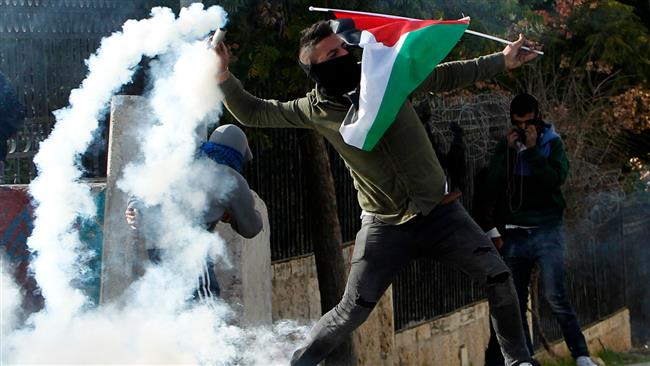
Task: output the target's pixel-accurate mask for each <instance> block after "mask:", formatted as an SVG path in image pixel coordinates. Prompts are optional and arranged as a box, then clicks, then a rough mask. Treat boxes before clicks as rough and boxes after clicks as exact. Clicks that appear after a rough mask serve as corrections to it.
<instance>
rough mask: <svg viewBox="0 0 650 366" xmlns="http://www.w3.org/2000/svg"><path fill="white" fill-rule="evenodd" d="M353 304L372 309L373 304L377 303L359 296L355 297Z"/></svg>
mask: <svg viewBox="0 0 650 366" xmlns="http://www.w3.org/2000/svg"><path fill="white" fill-rule="evenodd" d="M354 304H355V305H358V306H361V307H363V308H366V309H370V310H372V309H374V308H375V306H376V305H377V303H376V302H372V301H367V300H365V299H364V298H363V297H361V296H359V297H357V299H356V300H355V302H354Z"/></svg>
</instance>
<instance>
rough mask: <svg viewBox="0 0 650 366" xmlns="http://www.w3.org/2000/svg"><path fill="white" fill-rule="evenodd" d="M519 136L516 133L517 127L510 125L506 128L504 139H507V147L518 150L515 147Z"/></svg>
mask: <svg viewBox="0 0 650 366" xmlns="http://www.w3.org/2000/svg"><path fill="white" fill-rule="evenodd" d="M518 138H519V134H518V133H517V127H512V128H510V129H509V130H508V133H507V134H506V139H507V140H508V147H509V148H511V149H515V150H518V148H517V139H518Z"/></svg>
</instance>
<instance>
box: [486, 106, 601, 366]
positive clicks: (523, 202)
mask: <svg viewBox="0 0 650 366" xmlns="http://www.w3.org/2000/svg"><path fill="white" fill-rule="evenodd" d="M510 118H511V122H512V125H513V126H512V128H511V129H510V130H509V131H508V133H507V134H506V137H505V138H504V139H503V140H502V141H501V142H499V144H498V145H497V147H496V149H495V151H494V155H493V156H492V159H491V161H490V166H489V169H488V173H487V180H488V187H487V188H488V192H490V193H491V197H490V198H489V201H490V202H489V203H488V206H489V207H490V209H489V210H487V211H486V212H487V213H488V214H487V215H486V217H483V218H481V219H479V220H478V221H479V222H480V221H482V222H480V224H481V226H482V227H483V228H484V229H489V231H488V236H490V237H491V238H492V241H493V242H494V244H495V246H496V247H497V249H499V251H500V252H501V254H502V256H503V259H504V261H505V262H506V264H507V265H508V267H509V268H510V270H511V271H512V279H513V281H514V283H515V289H516V290H517V297H518V299H519V308H520V314H521V320H522V323H523V326H524V330H525V333H526V342H527V345H528V349H529V351H530V353H531V354H532V353H533V351H534V350H533V346H532V341H531V339H530V331H529V329H528V322H527V318H526V304H527V303H528V285H529V283H530V278H531V273H532V270H533V267H534V266H535V265H537V266H539V269H540V277H539V279H540V287H541V288H542V289H543V292H544V297H545V299H546V301H547V302H548V303H549V305H550V307H551V310H552V311H553V315H554V316H555V318H556V319H557V321H558V323H559V324H560V327H561V328H562V334H563V336H564V340H565V342H566V344H567V346H568V347H569V350H570V351H571V355H572V356H573V358H574V359H575V360H576V364H577V365H578V366H595V363H593V361H592V360H591V359H590V358H589V350H588V349H587V343H586V341H585V337H584V336H583V334H582V332H581V330H580V325H579V324H578V319H577V317H576V314H575V311H574V310H573V307H572V306H571V304H570V303H569V300H568V298H567V293H566V288H565V283H564V228H563V213H564V208H565V207H566V204H565V201H564V197H563V195H562V190H561V187H562V184H564V182H565V181H566V179H567V176H568V172H569V161H568V159H567V155H566V150H565V149H564V143H563V142H562V139H561V138H560V135H558V134H557V132H555V128H554V127H553V125H552V124H550V123H546V122H544V120H543V119H542V116H541V115H540V111H539V104H538V102H537V99H535V97H533V96H532V95H529V94H520V95H517V96H516V97H515V98H514V99H513V100H512V102H511V104H510ZM490 228H491V229H490ZM491 333H492V336H491V339H490V343H489V344H488V348H487V350H486V354H485V364H486V366H497V365H499V366H502V365H503V364H504V362H503V356H502V355H501V352H500V351H499V347H498V343H497V341H496V337H495V335H494V331H493V330H492V331H491Z"/></svg>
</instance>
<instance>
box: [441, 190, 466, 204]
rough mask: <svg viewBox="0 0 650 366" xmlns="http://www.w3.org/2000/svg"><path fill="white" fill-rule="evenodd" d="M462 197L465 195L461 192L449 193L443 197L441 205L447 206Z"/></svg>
mask: <svg viewBox="0 0 650 366" xmlns="http://www.w3.org/2000/svg"><path fill="white" fill-rule="evenodd" d="M462 195H463V193H461V192H460V191H453V192H449V193H447V194H446V195H445V196H444V197H442V200H441V201H440V204H441V205H446V204H449V203H452V202H454V201H455V200H457V199H458V198H459V197H460V196H462Z"/></svg>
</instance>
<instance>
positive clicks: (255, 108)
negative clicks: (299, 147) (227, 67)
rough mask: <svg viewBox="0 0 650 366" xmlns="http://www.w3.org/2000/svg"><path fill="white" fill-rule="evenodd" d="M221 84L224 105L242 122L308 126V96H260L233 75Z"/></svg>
mask: <svg viewBox="0 0 650 366" xmlns="http://www.w3.org/2000/svg"><path fill="white" fill-rule="evenodd" d="M220 87H221V90H222V91H223V94H224V105H225V106H226V108H227V109H228V110H229V111H230V113H231V114H232V115H233V116H234V117H235V118H236V119H237V120H238V121H239V122H240V123H241V124H243V125H244V126H248V127H276V128H311V121H310V119H309V116H308V114H309V113H310V111H311V104H310V101H309V99H308V98H307V97H303V98H299V99H295V100H292V101H289V102H279V101H277V100H268V99H261V98H258V97H256V96H254V95H252V94H250V93H249V92H247V91H246V90H244V88H243V86H242V84H241V82H240V81H239V80H237V78H235V77H234V76H233V75H231V76H230V77H229V78H228V79H227V80H226V81H224V82H223V83H221V85H220Z"/></svg>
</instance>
